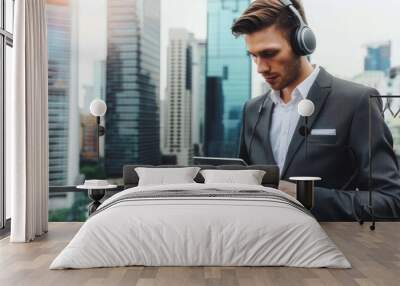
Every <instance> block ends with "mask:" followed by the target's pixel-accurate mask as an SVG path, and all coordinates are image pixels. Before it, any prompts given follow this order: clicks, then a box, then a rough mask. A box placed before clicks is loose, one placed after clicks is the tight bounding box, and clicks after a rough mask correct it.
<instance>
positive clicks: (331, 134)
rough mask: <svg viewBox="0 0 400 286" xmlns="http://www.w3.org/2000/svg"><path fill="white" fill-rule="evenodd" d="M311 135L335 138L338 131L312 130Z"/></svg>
mask: <svg viewBox="0 0 400 286" xmlns="http://www.w3.org/2000/svg"><path fill="white" fill-rule="evenodd" d="M311 135H328V136H335V135H336V129H311Z"/></svg>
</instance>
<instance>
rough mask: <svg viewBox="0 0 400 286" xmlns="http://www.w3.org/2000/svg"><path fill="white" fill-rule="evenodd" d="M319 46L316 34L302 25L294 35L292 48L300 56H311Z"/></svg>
mask: <svg viewBox="0 0 400 286" xmlns="http://www.w3.org/2000/svg"><path fill="white" fill-rule="evenodd" d="M316 46H317V41H316V38H315V34H314V32H313V31H312V30H311V29H310V28H309V27H308V26H305V25H300V26H299V27H298V28H297V29H296V30H295V32H294V33H293V35H292V48H293V50H294V52H295V53H296V54H297V55H299V56H307V55H311V54H312V53H313V52H314V51H315V48H316Z"/></svg>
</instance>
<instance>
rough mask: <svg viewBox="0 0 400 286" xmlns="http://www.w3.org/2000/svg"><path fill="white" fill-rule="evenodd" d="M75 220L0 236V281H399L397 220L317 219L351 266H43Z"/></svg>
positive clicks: (175, 284) (143, 285) (169, 285)
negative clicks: (17, 238)
mask: <svg viewBox="0 0 400 286" xmlns="http://www.w3.org/2000/svg"><path fill="white" fill-rule="evenodd" d="M80 226H81V224H80V223H50V231H49V233H48V234H47V235H45V236H44V237H43V238H40V239H38V240H37V241H35V242H32V243H28V244H10V243H9V241H8V238H6V239H3V240H1V241H0V285H1V286H8V285H10V286H17V285H29V286H34V285H53V286H61V285H68V286H75V285H140V286H150V285H166V286H179V285H227V286H234V285H246V286H247V285H249V286H253V285H255V286H261V285H290V286H292V285H346V286H351V285H383V286H390V285H396V286H397V285H400V223H395V222H393V223H378V224H377V229H376V230H375V232H371V231H370V230H369V228H368V226H369V225H368V224H366V225H364V226H359V225H358V224H356V223H323V227H324V229H325V230H326V231H327V232H328V234H329V235H330V237H331V238H332V239H333V240H334V241H335V242H336V244H337V245H338V246H339V248H340V249H341V250H342V251H343V252H344V254H345V255H346V256H347V258H348V259H349V260H350V262H351V263H352V265H353V268H352V269H349V270H340V269H303V268H287V267H123V268H101V269H87V270H52V271H50V270H48V267H49V264H50V263H51V261H52V260H53V259H54V257H55V256H56V255H57V254H58V253H59V252H60V251H61V250H62V248H63V247H64V246H65V245H66V244H67V242H68V241H69V240H70V239H71V238H72V236H73V235H74V234H75V233H76V231H77V230H78V229H79V227H80Z"/></svg>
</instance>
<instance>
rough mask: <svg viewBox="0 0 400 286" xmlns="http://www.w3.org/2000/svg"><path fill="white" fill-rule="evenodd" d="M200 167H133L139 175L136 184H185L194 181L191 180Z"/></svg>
mask: <svg viewBox="0 0 400 286" xmlns="http://www.w3.org/2000/svg"><path fill="white" fill-rule="evenodd" d="M199 170H200V168H198V167H185V168H145V167H137V168H135V171H136V173H137V174H138V177H139V183H138V186H150V185H168V184H187V183H195V181H194V180H193V179H194V178H195V177H196V175H197V173H198V172H199Z"/></svg>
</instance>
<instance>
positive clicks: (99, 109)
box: [90, 99, 107, 161]
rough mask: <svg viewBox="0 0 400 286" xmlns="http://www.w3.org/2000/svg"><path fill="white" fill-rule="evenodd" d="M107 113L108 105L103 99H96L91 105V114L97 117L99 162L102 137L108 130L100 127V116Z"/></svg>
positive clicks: (98, 159)
mask: <svg viewBox="0 0 400 286" xmlns="http://www.w3.org/2000/svg"><path fill="white" fill-rule="evenodd" d="M106 111H107V105H106V103H105V102H104V101H103V100H101V99H94V100H93V101H92V102H91V103H90V113H91V114H92V115H93V116H95V117H96V123H97V161H100V144H99V141H100V136H103V135H104V134H105V133H106V129H105V128H104V126H101V125H100V116H104V114H106Z"/></svg>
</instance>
